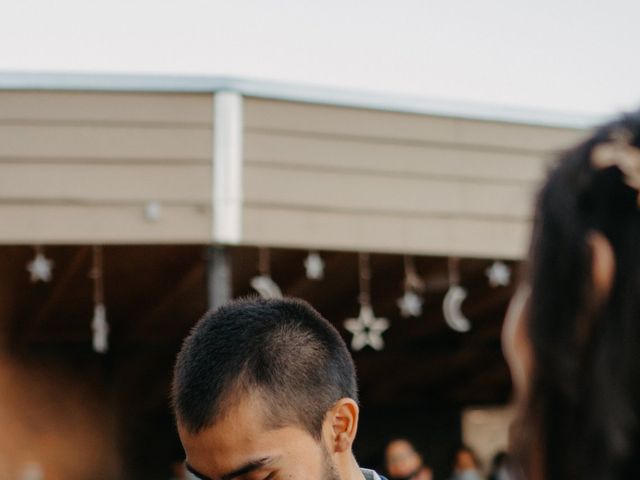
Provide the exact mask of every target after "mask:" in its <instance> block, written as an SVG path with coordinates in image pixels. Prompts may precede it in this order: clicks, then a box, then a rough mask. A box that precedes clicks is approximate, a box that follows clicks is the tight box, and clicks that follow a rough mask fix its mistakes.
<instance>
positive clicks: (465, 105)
mask: <svg viewBox="0 0 640 480" xmlns="http://www.w3.org/2000/svg"><path fill="white" fill-rule="evenodd" d="M0 90H78V91H135V92H185V93H205V92H216V91H223V90H229V91H235V92H238V93H241V94H242V95H244V96H249V97H259V98H268V99H274V100H284V101H293V102H305V103H314V104H324V105H334V106H341V107H352V108H363V109H372V110H382V111H391V112H401V113H409V114H418V115H432V116H441V117H454V118H464V119H472V120H485V121H495V122H505V123H516V124H527V125H538V126H546V127H562V128H575V129H585V128H591V127H593V126H595V125H597V124H599V123H602V122H604V121H605V120H607V118H606V117H604V116H598V115H589V114H584V113H570V112H559V111H551V110H542V109H541V110H537V109H528V108H518V107H510V106H504V105H491V104H483V103H472V102H460V101H449V100H442V99H433V98H425V97H412V96H402V95H391V94H386V93H380V92H374V91H365V90H355V89H338V88H327V87H321V86H313V85H297V84H291V83H286V82H277V81H265V80H255V79H247V78H235V77H219V76H171V75H134V74H98V73H52V72H0Z"/></svg>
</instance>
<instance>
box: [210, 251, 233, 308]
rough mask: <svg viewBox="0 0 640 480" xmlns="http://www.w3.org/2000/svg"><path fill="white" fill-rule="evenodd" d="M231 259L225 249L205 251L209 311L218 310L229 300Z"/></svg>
mask: <svg viewBox="0 0 640 480" xmlns="http://www.w3.org/2000/svg"><path fill="white" fill-rule="evenodd" d="M231 280H232V277H231V258H230V252H229V250H228V249H227V248H225V247H220V246H216V247H208V249H207V293H208V299H209V309H211V310H212V309H215V308H218V307H220V306H222V305H224V304H225V303H227V302H228V301H229V300H231V298H232V296H233V293H232V288H233V287H232V283H231Z"/></svg>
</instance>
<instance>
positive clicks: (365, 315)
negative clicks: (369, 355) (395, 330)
mask: <svg viewBox="0 0 640 480" xmlns="http://www.w3.org/2000/svg"><path fill="white" fill-rule="evenodd" d="M358 271H359V277H360V296H359V298H358V303H359V304H360V313H359V314H358V316H357V317H356V318H348V319H347V320H345V322H344V328H345V329H346V330H347V331H348V332H350V333H351V334H352V335H353V338H352V339H351V349H352V350H354V351H359V350H362V349H363V348H364V347H366V346H367V345H368V346H370V347H371V348H373V349H374V350H382V349H383V348H384V340H383V339H382V334H383V333H384V332H385V331H386V330H387V329H388V328H389V320H387V319H386V318H376V316H375V314H374V313H373V307H372V306H371V265H370V262H369V255H368V254H366V253H361V254H360V255H359V268H358Z"/></svg>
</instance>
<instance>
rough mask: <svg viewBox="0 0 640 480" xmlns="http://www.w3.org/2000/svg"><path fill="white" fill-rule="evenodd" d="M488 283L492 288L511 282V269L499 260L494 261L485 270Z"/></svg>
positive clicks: (504, 285)
mask: <svg viewBox="0 0 640 480" xmlns="http://www.w3.org/2000/svg"><path fill="white" fill-rule="evenodd" d="M485 274H486V275H487V278H488V279H489V285H491V286H492V287H493V288H497V287H506V286H507V285H509V282H511V269H510V268H509V267H508V266H507V265H506V264H505V263H504V262H500V261H495V262H493V263H492V264H491V266H490V267H488V268H487V269H486V270H485Z"/></svg>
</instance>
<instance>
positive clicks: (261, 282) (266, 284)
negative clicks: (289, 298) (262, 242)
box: [250, 248, 282, 299]
mask: <svg viewBox="0 0 640 480" xmlns="http://www.w3.org/2000/svg"><path fill="white" fill-rule="evenodd" d="M258 272H259V275H257V276H255V277H253V278H252V279H251V282H250V284H251V288H253V289H254V290H255V291H256V292H258V294H259V295H260V296H261V297H262V298H267V299H269V298H282V290H280V287H279V286H278V284H277V283H276V282H274V281H273V278H271V255H270V252H269V249H268V248H261V249H260V250H259V252H258Z"/></svg>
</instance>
